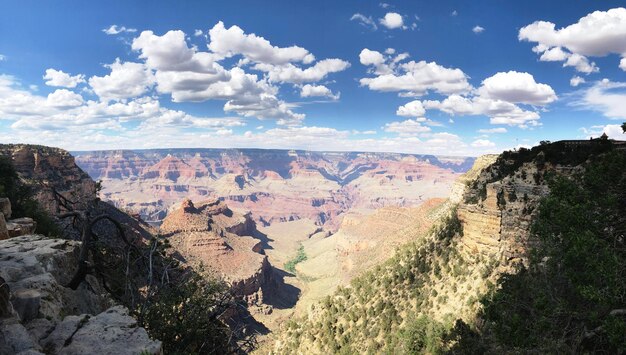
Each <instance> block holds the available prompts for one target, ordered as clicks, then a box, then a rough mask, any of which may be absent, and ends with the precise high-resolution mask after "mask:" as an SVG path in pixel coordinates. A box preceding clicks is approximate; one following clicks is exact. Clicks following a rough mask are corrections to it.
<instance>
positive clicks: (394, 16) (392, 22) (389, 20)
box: [378, 12, 404, 30]
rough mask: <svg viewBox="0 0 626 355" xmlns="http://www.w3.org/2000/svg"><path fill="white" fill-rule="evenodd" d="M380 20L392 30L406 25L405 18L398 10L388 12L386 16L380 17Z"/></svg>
mask: <svg viewBox="0 0 626 355" xmlns="http://www.w3.org/2000/svg"><path fill="white" fill-rule="evenodd" d="M378 22H379V23H380V24H381V25H383V26H385V27H387V28H388V29H390V30H393V29H396V28H403V27H404V19H403V18H402V15H400V14H399V13H397V12H388V13H386V14H385V17H383V18H381V19H379V20H378Z"/></svg>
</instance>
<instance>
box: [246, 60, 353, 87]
mask: <svg viewBox="0 0 626 355" xmlns="http://www.w3.org/2000/svg"><path fill="white" fill-rule="evenodd" d="M348 67H350V63H348V62H346V61H344V60H341V59H336V58H332V59H323V60H320V61H318V62H317V63H315V65H313V66H310V67H308V68H306V69H301V68H299V67H296V66H295V65H293V64H284V65H272V64H265V63H261V64H257V65H255V66H254V69H257V70H260V71H264V72H267V73H268V77H269V79H270V81H273V82H280V83H292V84H302V83H307V82H316V81H320V80H322V79H324V78H326V76H328V74H331V73H337V72H340V71H344V70H346V69H347V68H348Z"/></svg>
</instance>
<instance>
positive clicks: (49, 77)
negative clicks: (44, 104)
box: [43, 68, 85, 88]
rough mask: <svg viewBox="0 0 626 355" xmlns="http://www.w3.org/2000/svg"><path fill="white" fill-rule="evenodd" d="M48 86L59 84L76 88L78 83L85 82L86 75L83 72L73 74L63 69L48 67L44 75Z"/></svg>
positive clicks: (59, 85)
mask: <svg viewBox="0 0 626 355" xmlns="http://www.w3.org/2000/svg"><path fill="white" fill-rule="evenodd" d="M43 78H44V80H46V85H48V86H58V87H64V88H75V87H76V85H78V84H80V83H84V82H85V76H84V75H82V74H78V75H74V76H71V75H70V74H68V73H65V72H63V71H62V70H56V69H52V68H49V69H46V74H45V75H44V76H43Z"/></svg>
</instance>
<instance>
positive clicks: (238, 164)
mask: <svg viewBox="0 0 626 355" xmlns="http://www.w3.org/2000/svg"><path fill="white" fill-rule="evenodd" d="M72 154H73V155H75V156H76V163H77V165H78V166H79V167H81V168H82V169H83V170H84V171H85V172H87V173H88V174H89V175H90V176H91V177H92V178H93V179H94V180H96V181H98V180H100V181H101V182H102V192H101V197H102V198H103V199H104V200H106V201H109V202H110V203H112V204H114V205H115V206H116V207H118V208H121V209H124V210H126V211H129V212H131V213H136V214H138V215H140V216H141V218H142V219H144V220H146V221H150V222H155V223H156V224H158V223H160V222H161V221H162V220H163V218H165V216H166V215H167V213H168V211H169V209H170V208H171V207H172V206H174V205H175V204H178V203H180V202H181V201H182V200H183V199H185V198H189V199H191V200H192V201H199V200H206V199H210V198H217V199H221V200H224V201H225V202H226V203H227V204H228V206H229V207H230V208H232V209H233V210H237V211H241V212H242V213H247V212H251V213H252V218H253V219H254V220H255V221H256V222H258V223H259V224H260V225H263V226H269V225H271V224H274V223H276V222H288V221H294V220H298V219H309V220H311V221H313V222H314V223H315V225H317V226H320V227H322V228H324V229H325V230H327V231H329V232H331V233H332V232H335V231H336V230H337V229H338V227H339V225H340V223H341V219H342V218H343V216H344V215H345V213H346V212H348V211H353V212H365V213H368V212H372V211H374V210H375V209H378V208H381V207H385V206H399V207H410V206H416V205H419V204H421V203H423V202H424V201H426V200H428V199H429V198H442V197H443V198H445V197H447V195H448V191H449V189H450V186H451V185H452V183H453V181H454V180H455V179H456V178H457V177H458V176H459V175H460V173H463V172H465V171H466V170H468V169H469V168H470V167H471V166H472V164H473V162H474V159H473V158H458V157H455V158H453V157H435V156H432V155H410V154H392V153H352V152H351V153H344V152H312V151H300V150H290V151H288V150H261V149H158V150H135V151H131V150H122V151H96V152H73V153H72Z"/></svg>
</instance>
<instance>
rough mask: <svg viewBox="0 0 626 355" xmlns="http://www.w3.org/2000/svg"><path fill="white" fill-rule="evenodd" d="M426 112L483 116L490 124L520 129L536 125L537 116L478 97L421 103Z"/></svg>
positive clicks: (535, 113) (500, 101)
mask: <svg viewBox="0 0 626 355" xmlns="http://www.w3.org/2000/svg"><path fill="white" fill-rule="evenodd" d="M423 104H424V107H425V108H426V109H428V110H431V109H436V110H440V111H443V112H446V113H448V114H451V115H455V116H465V115H485V116H488V117H489V119H490V123H492V124H506V125H510V126H519V127H522V128H525V127H528V126H536V125H538V122H537V121H538V120H539V114H538V113H537V112H535V111H528V110H524V109H522V108H520V107H519V106H517V105H515V104H513V103H510V102H506V101H502V100H494V99H489V98H484V97H480V96H474V97H463V96H460V95H451V96H449V97H447V98H446V99H444V100H443V101H437V100H428V101H424V102H423Z"/></svg>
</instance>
